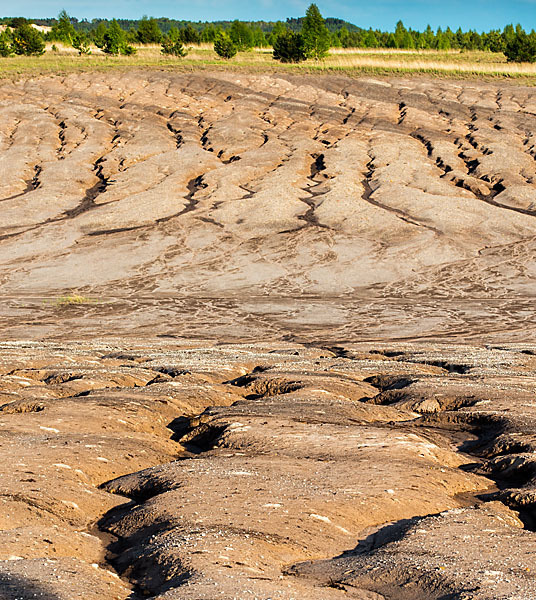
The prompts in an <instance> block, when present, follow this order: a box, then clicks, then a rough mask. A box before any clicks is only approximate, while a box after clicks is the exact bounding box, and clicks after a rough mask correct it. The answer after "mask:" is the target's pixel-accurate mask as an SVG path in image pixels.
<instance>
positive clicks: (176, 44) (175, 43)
mask: <svg viewBox="0 0 536 600" xmlns="http://www.w3.org/2000/svg"><path fill="white" fill-rule="evenodd" d="M162 54H167V55H171V56H179V57H181V58H182V57H184V56H186V55H187V54H188V50H186V48H185V47H184V46H183V45H182V37H181V33H180V31H179V30H178V29H177V28H176V27H172V28H171V29H170V30H169V31H168V33H167V35H166V36H164V38H163V40H162Z"/></svg>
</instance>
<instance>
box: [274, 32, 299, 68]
mask: <svg viewBox="0 0 536 600" xmlns="http://www.w3.org/2000/svg"><path fill="white" fill-rule="evenodd" d="M273 46H274V52H273V57H274V59H275V60H279V61H281V62H285V63H297V62H301V61H303V60H306V59H307V52H306V50H305V40H304V38H303V36H302V34H301V33H296V32H294V31H284V32H283V33H281V34H280V35H278V36H277V38H276V39H275V41H274V44H273Z"/></svg>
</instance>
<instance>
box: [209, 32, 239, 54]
mask: <svg viewBox="0 0 536 600" xmlns="http://www.w3.org/2000/svg"><path fill="white" fill-rule="evenodd" d="M214 51H215V52H216V54H217V55H218V56H221V57H222V58H225V59H227V60H229V59H230V58H233V56H236V53H237V51H238V50H237V48H236V46H235V44H234V42H233V40H232V39H231V38H230V37H229V36H228V35H227V34H226V33H225V31H220V33H218V35H217V36H216V39H215V40H214Z"/></svg>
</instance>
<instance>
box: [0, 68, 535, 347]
mask: <svg viewBox="0 0 536 600" xmlns="http://www.w3.org/2000/svg"><path fill="white" fill-rule="evenodd" d="M0 114H1V119H0V148H1V153H0V175H1V177H0V198H1V200H0V202H1V206H2V219H1V222H0V225H1V229H0V237H1V240H0V241H1V244H2V253H1V266H0V281H1V284H2V285H1V294H2V306H1V310H0V323H1V324H2V336H3V337H4V338H8V339H17V338H25V339H27V338H28V337H33V338H34V339H41V338H43V337H46V338H54V337H55V338H62V337H63V336H64V335H66V334H67V335H69V336H75V337H77V338H80V337H83V336H90V337H92V336H94V335H100V334H103V333H106V334H110V333H111V334H117V335H121V336H140V335H146V334H151V335H154V334H159V335H178V336H184V337H186V338H191V337H192V336H194V337H198V338H207V337H210V336H214V337H216V338H217V339H228V340H234V341H240V340H244V339H247V340H249V341H254V340H256V339H258V338H259V335H264V334H267V335H269V336H270V338H272V339H295V340H296V341H309V342H310V341H318V340H327V339H331V340H332V341H337V340H339V341H340V340H346V341H352V340H356V339H369V340H381V339H393V340H401V339H416V338H425V339H430V338H433V339H439V340H441V339H454V338H458V339H461V340H467V339H468V338H471V339H473V340H475V341H484V342H489V341H492V340H493V341H496V342H508V341H515V342H517V341H519V342H523V341H526V340H527V339H529V338H530V339H531V340H534V336H535V334H534V322H535V321H534V319H533V316H534V313H533V310H532V301H533V298H534V294H535V291H536V290H535V286H534V275H535V263H534V261H533V256H534V251H535V236H534V233H535V223H536V221H535V216H536V205H535V203H536V188H535V187H534V181H535V177H536V163H535V160H534V157H535V154H536V150H535V147H534V143H535V140H534V135H535V134H534V132H533V128H534V119H535V114H536V95H535V94H534V91H533V89H531V88H524V87H520V86H515V85H509V84H506V83H500V84H493V83H479V82H477V81H472V80H468V81H463V82H456V81H451V80H446V81H441V80H437V79H436V80H430V81H428V80H426V79H413V80H411V79H402V78H393V79H373V78H367V77H364V78H360V79H350V78H343V77H335V76H322V77H313V76H311V77H291V76H288V77H283V76H280V75H261V74H259V75H247V74H231V73H228V74H225V73H219V74H214V75H210V74H207V73H203V74H191V75H188V74H184V73H181V74H179V73H177V74H174V73H172V72H169V71H168V72H158V71H144V72H143V71H140V72H121V73H117V72H116V73H108V74H98V73H89V74H76V75H69V76H67V77H59V76H57V77H43V78H38V79H29V80H28V79H22V80H21V81H19V82H17V83H9V82H6V81H4V82H2V84H1V85H0ZM72 290H76V291H77V292H79V293H80V294H82V295H84V296H87V297H89V298H91V299H93V300H94V301H95V302H94V303H89V304H86V305H84V306H82V307H75V308H69V309H67V310H60V311H58V310H56V306H55V302H54V301H55V299H56V298H58V297H59V296H61V295H64V294H66V293H68V292H69V291H72ZM289 336H291V337H290V338H289Z"/></svg>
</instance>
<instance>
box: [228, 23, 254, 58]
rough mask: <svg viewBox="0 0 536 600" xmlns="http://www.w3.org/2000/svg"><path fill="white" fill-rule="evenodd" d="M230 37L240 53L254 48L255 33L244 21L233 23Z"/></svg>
mask: <svg viewBox="0 0 536 600" xmlns="http://www.w3.org/2000/svg"><path fill="white" fill-rule="evenodd" d="M229 37H230V38H231V40H232V41H233V43H234V45H235V46H236V48H237V50H238V51H239V52H242V51H244V50H249V49H250V48H253V45H254V42H253V32H252V31H251V29H250V28H249V27H248V26H247V25H246V23H244V22H243V21H233V23H232V25H231V28H230V29H229Z"/></svg>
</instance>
